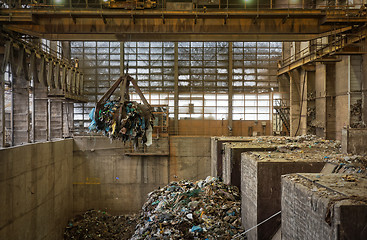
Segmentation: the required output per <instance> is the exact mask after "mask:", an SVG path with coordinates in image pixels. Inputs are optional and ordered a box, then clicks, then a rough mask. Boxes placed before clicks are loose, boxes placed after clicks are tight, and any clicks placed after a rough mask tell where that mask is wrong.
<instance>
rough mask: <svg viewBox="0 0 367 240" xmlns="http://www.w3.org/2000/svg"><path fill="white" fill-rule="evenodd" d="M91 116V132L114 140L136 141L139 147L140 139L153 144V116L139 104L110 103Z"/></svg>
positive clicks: (92, 112) (128, 102)
mask: <svg viewBox="0 0 367 240" xmlns="http://www.w3.org/2000/svg"><path fill="white" fill-rule="evenodd" d="M95 111H96V109H95V108H93V109H92V111H91V112H90V114H89V118H90V119H91V123H90V125H89V131H91V132H93V131H95V132H102V133H103V134H104V135H106V136H108V137H110V138H112V139H120V140H122V141H124V142H126V141H134V143H135V145H136V146H137V145H138V142H139V138H141V141H142V142H143V143H146V142H147V141H148V142H151V141H150V138H151V132H152V124H153V123H152V118H153V115H152V114H151V113H150V111H149V109H147V107H146V106H145V105H142V104H139V103H137V102H130V101H127V102H124V103H123V104H122V103H120V102H119V101H108V102H106V103H105V104H104V105H103V107H102V108H101V109H100V110H99V111H98V113H96V112H95Z"/></svg>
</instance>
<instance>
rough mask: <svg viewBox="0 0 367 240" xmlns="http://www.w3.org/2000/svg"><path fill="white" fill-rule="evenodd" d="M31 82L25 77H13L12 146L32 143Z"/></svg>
mask: <svg viewBox="0 0 367 240" xmlns="http://www.w3.org/2000/svg"><path fill="white" fill-rule="evenodd" d="M28 90H29V82H28V81H26V80H25V79H24V77H23V76H17V77H15V76H14V75H13V84H12V102H13V104H12V108H13V111H12V122H13V128H12V145H13V146H14V145H20V144H24V143H28V142H30V138H29V132H30V131H29V130H30V129H29V128H30V121H29V120H30V118H29V93H28Z"/></svg>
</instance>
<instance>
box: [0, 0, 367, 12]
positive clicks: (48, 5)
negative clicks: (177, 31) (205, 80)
mask: <svg viewBox="0 0 367 240" xmlns="http://www.w3.org/2000/svg"><path fill="white" fill-rule="evenodd" d="M109 1H110V0H38V1H35V0H1V1H0V8H3V9H4V8H14V9H19V8H23V9H26V8H30V9H65V8H66V9H70V8H72V9H85V8H91V9H96V8H99V9H108V8H111V7H110V6H109V4H108V2H109ZM131 2H133V1H131ZM182 3H184V4H186V5H191V9H190V10H189V11H193V12H199V11H200V12H203V11H208V12H210V11H218V10H221V11H223V10H226V9H231V10H236V9H237V10H244V9H247V10H265V9H305V10H306V9H307V10H309V9H324V10H340V9H343V10H349V9H354V10H355V9H361V8H363V7H365V4H363V3H361V2H356V3H354V1H352V4H349V3H350V2H348V1H346V2H345V3H344V4H340V5H339V4H337V3H336V1H335V2H330V1H327V2H325V3H326V5H325V3H323V4H315V3H306V2H305V1H304V0H303V1H301V2H300V3H296V4H295V3H292V1H291V0H288V1H287V2H286V3H277V2H276V1H274V0H269V1H268V2H266V3H264V2H263V1H262V2H260V1H259V0H256V1H249V0H245V1H243V3H241V4H239V3H233V2H232V1H228V0H227V1H219V0H217V1H215V0H214V1H209V0H189V1H185V0H181V1H174V2H170V1H168V2H167V0H161V1H158V2H157V4H156V6H155V7H154V8H145V9H147V10H160V11H167V10H170V11H183V10H186V11H187V9H182V8H181V7H182V5H179V4H182ZM216 3H217V4H216ZM175 4H177V7H176V8H175V7H174V5H175ZM167 6H170V7H168V8H167ZM127 10H134V9H127Z"/></svg>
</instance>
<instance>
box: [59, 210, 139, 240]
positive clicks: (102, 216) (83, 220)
mask: <svg viewBox="0 0 367 240" xmlns="http://www.w3.org/2000/svg"><path fill="white" fill-rule="evenodd" d="M135 225H136V216H135V215H131V216H112V215H110V214H108V213H107V212H105V211H97V210H89V211H87V212H85V213H84V214H82V215H77V216H76V217H75V218H73V219H72V220H70V221H69V223H68V225H67V227H66V229H65V232H64V239H65V240H72V239H93V240H104V239H111V240H112V239H119V240H124V239H130V237H131V235H132V234H133V232H134V227H135Z"/></svg>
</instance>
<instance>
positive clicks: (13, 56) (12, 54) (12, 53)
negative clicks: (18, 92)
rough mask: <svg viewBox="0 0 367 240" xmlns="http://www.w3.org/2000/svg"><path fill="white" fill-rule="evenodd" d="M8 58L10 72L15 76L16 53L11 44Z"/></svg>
mask: <svg viewBox="0 0 367 240" xmlns="http://www.w3.org/2000/svg"><path fill="white" fill-rule="evenodd" d="M10 48H11V49H10V55H9V56H10V59H9V62H10V68H11V73H12V74H13V76H14V77H17V76H18V75H17V68H16V66H17V63H16V53H15V49H14V46H13V45H11V47H10Z"/></svg>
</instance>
